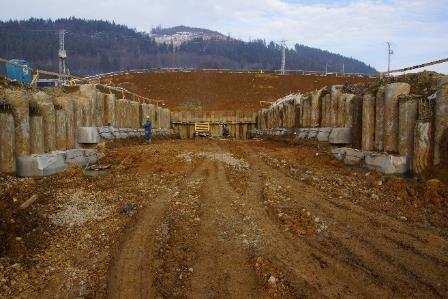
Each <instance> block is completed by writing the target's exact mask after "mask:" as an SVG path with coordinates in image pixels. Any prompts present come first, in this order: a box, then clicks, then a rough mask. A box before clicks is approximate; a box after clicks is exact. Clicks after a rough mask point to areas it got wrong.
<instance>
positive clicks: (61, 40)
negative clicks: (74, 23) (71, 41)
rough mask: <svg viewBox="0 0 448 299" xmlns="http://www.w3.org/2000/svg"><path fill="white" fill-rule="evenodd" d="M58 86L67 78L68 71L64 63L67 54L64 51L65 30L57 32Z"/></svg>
mask: <svg viewBox="0 0 448 299" xmlns="http://www.w3.org/2000/svg"><path fill="white" fill-rule="evenodd" d="M58 56H59V85H62V84H63V83H64V82H65V81H66V80H67V78H68V69H67V65H66V63H65V60H66V59H67V52H66V51H65V30H64V29H61V30H59V52H58Z"/></svg>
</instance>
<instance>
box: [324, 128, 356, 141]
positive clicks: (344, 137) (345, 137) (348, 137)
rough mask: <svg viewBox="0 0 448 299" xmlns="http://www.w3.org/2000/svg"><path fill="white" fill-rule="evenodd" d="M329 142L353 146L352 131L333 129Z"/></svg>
mask: <svg viewBox="0 0 448 299" xmlns="http://www.w3.org/2000/svg"><path fill="white" fill-rule="evenodd" d="M328 141H329V142H330V143H331V144H351V143H352V129H351V128H333V130H331V133H330V136H329V137H328Z"/></svg>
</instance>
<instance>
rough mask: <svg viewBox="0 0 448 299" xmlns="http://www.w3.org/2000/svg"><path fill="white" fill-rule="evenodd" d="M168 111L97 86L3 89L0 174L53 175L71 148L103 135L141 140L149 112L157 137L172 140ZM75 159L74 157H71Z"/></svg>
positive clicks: (100, 137) (0, 107) (90, 142)
mask: <svg viewBox="0 0 448 299" xmlns="http://www.w3.org/2000/svg"><path fill="white" fill-rule="evenodd" d="M53 94H54V95H53ZM170 114H171V113H170V111H169V110H168V109H166V108H160V107H155V106H154V105H152V104H147V103H139V102H135V101H130V100H127V99H118V100H117V96H116V94H113V93H109V94H108V93H104V92H103V91H99V90H98V89H97V87H96V86H95V85H94V84H86V85H81V86H79V89H78V90H77V91H74V92H71V93H65V94H62V93H60V92H54V93H53V92H52V94H51V95H50V94H48V93H46V92H43V91H38V92H34V93H33V92H30V91H24V90H20V89H3V90H2V92H1V94H0V172H2V173H8V174H15V173H17V174H18V175H21V176H27V174H32V175H33V176H34V175H36V176H37V175H51V174H53V173H55V172H58V171H59V170H61V169H64V167H63V166H62V164H64V163H61V162H60V161H63V160H64V159H65V158H64V159H62V158H61V156H63V155H64V154H63V153H65V152H67V151H71V150H78V149H79V148H80V147H83V146H87V145H89V144H96V143H98V142H100V141H101V140H102V139H115V138H142V137H143V136H144V131H143V127H142V126H143V124H144V123H145V121H146V116H149V117H150V118H151V120H152V121H153V128H154V132H153V135H154V137H156V138H172V137H173V136H174V132H173V131H172V130H170V127H171V119H170ZM154 124H155V125H156V126H154ZM98 128H99V129H98ZM104 128H107V129H104ZM79 150H81V149H79ZM72 154H73V152H70V154H69V157H70V155H72ZM84 156H85V155H84ZM77 159H78V158H77V156H73V159H71V160H73V161H76V160H77ZM69 160H70V159H69ZM90 160H94V159H90Z"/></svg>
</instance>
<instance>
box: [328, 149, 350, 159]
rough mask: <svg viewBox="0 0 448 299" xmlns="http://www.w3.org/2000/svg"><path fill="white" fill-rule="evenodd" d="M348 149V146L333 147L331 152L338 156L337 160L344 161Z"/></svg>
mask: <svg viewBox="0 0 448 299" xmlns="http://www.w3.org/2000/svg"><path fill="white" fill-rule="evenodd" d="M347 149H348V148H347V147H333V148H332V149H331V154H332V155H333V156H334V157H335V158H336V160H340V161H342V160H344V159H345V153H346V151H347Z"/></svg>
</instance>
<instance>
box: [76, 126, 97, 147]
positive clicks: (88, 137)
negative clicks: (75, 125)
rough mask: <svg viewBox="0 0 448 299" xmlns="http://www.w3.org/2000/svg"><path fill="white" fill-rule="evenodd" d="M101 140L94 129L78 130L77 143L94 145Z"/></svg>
mask: <svg viewBox="0 0 448 299" xmlns="http://www.w3.org/2000/svg"><path fill="white" fill-rule="evenodd" d="M100 140H101V138H100V134H99V133H98V129H97V128H96V127H81V128H79V129H78V143H81V144H96V143H99V142H100Z"/></svg>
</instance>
